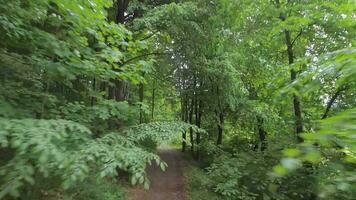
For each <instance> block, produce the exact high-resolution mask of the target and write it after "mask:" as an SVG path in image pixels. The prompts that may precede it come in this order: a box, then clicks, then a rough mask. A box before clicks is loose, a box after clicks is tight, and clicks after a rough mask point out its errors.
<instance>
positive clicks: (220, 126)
mask: <svg viewBox="0 0 356 200" xmlns="http://www.w3.org/2000/svg"><path fill="white" fill-rule="evenodd" d="M218 119H219V122H218V139H217V141H216V144H217V145H221V144H222V139H223V131H224V114H223V113H222V112H220V113H219V116H218Z"/></svg>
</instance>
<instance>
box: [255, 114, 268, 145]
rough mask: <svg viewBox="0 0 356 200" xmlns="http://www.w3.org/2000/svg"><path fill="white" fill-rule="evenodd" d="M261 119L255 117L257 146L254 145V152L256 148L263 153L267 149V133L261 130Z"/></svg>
mask: <svg viewBox="0 0 356 200" xmlns="http://www.w3.org/2000/svg"><path fill="white" fill-rule="evenodd" d="M263 123H264V122H263V119H262V118H261V117H259V116H258V117H257V131H258V136H259V140H260V141H259V144H256V145H255V148H254V149H255V150H257V149H258V148H259V149H260V150H261V151H264V150H265V149H266V148H267V143H266V136H267V132H266V131H265V129H264V128H263Z"/></svg>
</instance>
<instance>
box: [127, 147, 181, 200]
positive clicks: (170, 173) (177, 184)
mask: <svg viewBox="0 0 356 200" xmlns="http://www.w3.org/2000/svg"><path fill="white" fill-rule="evenodd" d="M158 155H159V156H160V157H161V159H162V160H164V161H165V162H166V163H167V164H168V168H167V169H166V171H165V172H163V171H162V170H161V169H160V168H159V167H157V166H156V165H152V166H151V167H150V168H149V169H148V176H149V178H150V181H151V185H150V190H148V191H146V190H144V189H142V188H135V189H133V190H131V196H132V200H185V199H186V197H185V185H184V183H185V181H184V174H183V170H184V167H185V160H184V158H183V154H182V153H181V152H179V151H178V150H172V149H165V150H159V151H158Z"/></svg>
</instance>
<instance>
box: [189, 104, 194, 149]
mask: <svg viewBox="0 0 356 200" xmlns="http://www.w3.org/2000/svg"><path fill="white" fill-rule="evenodd" d="M193 112H194V97H193V98H192V100H191V104H190V109H189V123H190V124H193ZM189 135H190V143H191V148H190V151H191V152H192V154H193V155H194V135H193V128H190V129H189Z"/></svg>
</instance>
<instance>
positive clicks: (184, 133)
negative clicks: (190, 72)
mask: <svg viewBox="0 0 356 200" xmlns="http://www.w3.org/2000/svg"><path fill="white" fill-rule="evenodd" d="M186 104H187V102H186V99H185V98H184V97H182V100H181V119H182V121H183V122H185V121H186V114H185V113H186V112H185V110H186V107H187V106H186ZM186 140H187V133H186V131H185V130H184V131H183V132H182V152H185V149H186V146H187V142H186Z"/></svg>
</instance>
